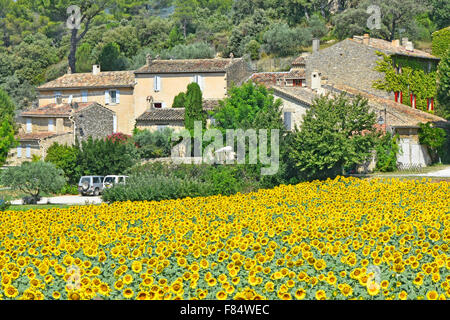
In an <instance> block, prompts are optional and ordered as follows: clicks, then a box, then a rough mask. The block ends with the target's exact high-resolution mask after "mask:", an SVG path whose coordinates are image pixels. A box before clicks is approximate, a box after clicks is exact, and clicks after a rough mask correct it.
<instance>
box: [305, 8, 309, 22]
mask: <svg viewBox="0 0 450 320" xmlns="http://www.w3.org/2000/svg"><path fill="white" fill-rule="evenodd" d="M305 17H306V20H307V21H309V14H308V10H307V9H306V8H305Z"/></svg>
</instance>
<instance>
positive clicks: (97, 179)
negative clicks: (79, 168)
mask: <svg viewBox="0 0 450 320" xmlns="http://www.w3.org/2000/svg"><path fill="white" fill-rule="evenodd" d="M93 183H101V181H100V177H94V182H93Z"/></svg>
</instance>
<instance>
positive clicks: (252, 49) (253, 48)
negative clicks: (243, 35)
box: [245, 39, 261, 60]
mask: <svg viewBox="0 0 450 320" xmlns="http://www.w3.org/2000/svg"><path fill="white" fill-rule="evenodd" d="M260 49H261V45H260V44H259V42H258V41H256V40H255V39H253V40H250V41H249V42H248V43H247V44H246V46H245V53H248V54H249V55H250V59H252V60H258V59H259V52H260Z"/></svg>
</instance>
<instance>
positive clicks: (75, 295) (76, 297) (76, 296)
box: [68, 292, 81, 300]
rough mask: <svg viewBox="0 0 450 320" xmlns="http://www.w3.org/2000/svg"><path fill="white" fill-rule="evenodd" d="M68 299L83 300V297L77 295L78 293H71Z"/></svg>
mask: <svg viewBox="0 0 450 320" xmlns="http://www.w3.org/2000/svg"><path fill="white" fill-rule="evenodd" d="M68 299H69V300H80V299H81V296H80V294H79V293H77V292H71V293H70V294H69V295H68Z"/></svg>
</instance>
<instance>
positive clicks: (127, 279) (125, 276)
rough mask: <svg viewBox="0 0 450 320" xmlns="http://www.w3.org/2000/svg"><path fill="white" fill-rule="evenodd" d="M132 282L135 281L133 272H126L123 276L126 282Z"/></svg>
mask: <svg viewBox="0 0 450 320" xmlns="http://www.w3.org/2000/svg"><path fill="white" fill-rule="evenodd" d="M131 282H133V276H132V275H131V274H126V275H124V276H123V283H124V284H130V283H131Z"/></svg>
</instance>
